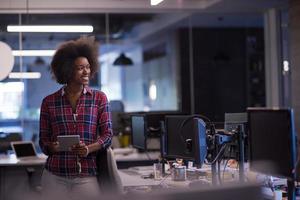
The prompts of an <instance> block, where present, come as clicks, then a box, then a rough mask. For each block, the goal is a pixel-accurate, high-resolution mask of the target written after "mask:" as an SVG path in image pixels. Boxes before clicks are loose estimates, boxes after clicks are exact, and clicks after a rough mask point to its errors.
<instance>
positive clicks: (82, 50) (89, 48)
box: [51, 36, 99, 84]
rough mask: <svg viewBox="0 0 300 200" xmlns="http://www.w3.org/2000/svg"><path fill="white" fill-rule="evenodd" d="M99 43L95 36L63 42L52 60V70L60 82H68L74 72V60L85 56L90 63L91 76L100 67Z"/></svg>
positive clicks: (54, 76)
mask: <svg viewBox="0 0 300 200" xmlns="http://www.w3.org/2000/svg"><path fill="white" fill-rule="evenodd" d="M98 48H99V45H98V43H96V42H95V38H94V37H86V36H84V37H81V38H79V39H77V40H71V41H67V42H64V43H63V44H61V45H60V46H59V47H58V49H57V50H56V52H55V54H54V56H53V59H52V62H51V72H52V75H53V78H54V79H55V80H56V81H57V83H59V84H67V83H68V82H69V81H70V80H71V78H72V76H73V72H74V69H75V67H74V61H75V60H76V58H78V57H85V58H87V60H88V61H89V63H90V67H91V77H93V75H94V74H95V73H96V72H97V70H98V68H99V62H98Z"/></svg>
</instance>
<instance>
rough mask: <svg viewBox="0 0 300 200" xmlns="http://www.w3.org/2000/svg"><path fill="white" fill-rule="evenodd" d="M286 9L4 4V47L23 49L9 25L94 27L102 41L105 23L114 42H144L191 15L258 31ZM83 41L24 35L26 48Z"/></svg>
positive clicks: (203, 1)
mask: <svg viewBox="0 0 300 200" xmlns="http://www.w3.org/2000/svg"><path fill="white" fill-rule="evenodd" d="M287 6H288V0H263V1H262V0H164V1H163V2H162V3H161V4H159V5H158V6H153V7H151V6H150V0H0V41H4V42H7V43H8V44H10V45H11V47H12V49H19V48H20V42H19V36H20V35H19V34H18V33H7V32H6V26H7V25H8V24H19V23H21V24H31V25H32V24H36V25H38V24H39V25H41V24H43V25H45V24H49V25H50V24H55V25H57V24H61V25H63V24H83V25H84V24H85V25H93V26H94V32H93V35H95V36H96V39H97V40H99V41H104V40H105V39H107V37H106V36H107V32H106V29H105V27H106V26H105V25H106V24H105V22H106V21H105V19H107V18H106V17H108V19H109V39H110V41H111V42H114V41H118V40H123V39H126V38H129V37H131V38H133V39H132V40H139V39H142V38H143V37H144V38H145V37H147V36H149V35H151V34H153V33H155V32H158V31H161V30H163V29H166V28H167V27H170V26H172V25H174V24H176V23H179V22H180V21H183V20H187V19H188V17H189V16H191V15H193V16H197V17H195V18H194V20H193V23H194V24H197V25H199V26H231V25H235V26H241V25H246V26H252V25H254V26H258V25H259V24H258V23H257V22H258V21H259V22H261V18H262V14H263V12H264V11H265V10H267V9H269V8H287ZM108 13H109V14H108ZM239 15H243V17H237V16H239ZM258 16H259V17H258ZM220 17H221V18H222V19H223V20H222V21H220V20H219V19H220ZM186 24H187V23H186ZM138 31H139V33H138V34H137V32H138ZM79 36H80V34H78V33H74V34H72V33H68V34H66V33H55V34H53V33H43V34H39V33H23V34H22V41H23V48H24V49H54V48H56V47H57V44H59V43H60V42H62V41H65V40H70V39H75V38H78V37H79Z"/></svg>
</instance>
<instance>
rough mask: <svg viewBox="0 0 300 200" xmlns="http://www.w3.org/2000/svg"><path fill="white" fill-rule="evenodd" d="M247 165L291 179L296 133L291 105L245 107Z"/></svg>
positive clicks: (293, 167)
mask: <svg viewBox="0 0 300 200" xmlns="http://www.w3.org/2000/svg"><path fill="white" fill-rule="evenodd" d="M247 112H248V122H249V147H250V169H251V170H253V171H257V172H261V173H264V174H269V175H274V176H278V177H285V178H291V179H294V178H295V175H294V172H293V170H294V169H295V165H296V157H297V154H296V153H297V152H296V145H297V144H296V135H295V128H294V115H293V110H292V109H268V108H249V109H248V110H247Z"/></svg>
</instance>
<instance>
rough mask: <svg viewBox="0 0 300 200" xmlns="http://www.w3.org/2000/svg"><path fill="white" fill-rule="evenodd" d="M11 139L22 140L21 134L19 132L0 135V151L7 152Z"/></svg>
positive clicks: (9, 148)
mask: <svg viewBox="0 0 300 200" xmlns="http://www.w3.org/2000/svg"><path fill="white" fill-rule="evenodd" d="M13 141H22V135H21V134H20V133H9V134H2V136H1V137H0V153H7V151H8V150H12V149H11V145H10V143H11V142H13Z"/></svg>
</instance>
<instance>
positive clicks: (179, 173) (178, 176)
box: [171, 166, 186, 181]
mask: <svg viewBox="0 0 300 200" xmlns="http://www.w3.org/2000/svg"><path fill="white" fill-rule="evenodd" d="M171 176H172V180H173V181H185V180H186V167H185V166H176V167H173V168H172V170H171Z"/></svg>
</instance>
